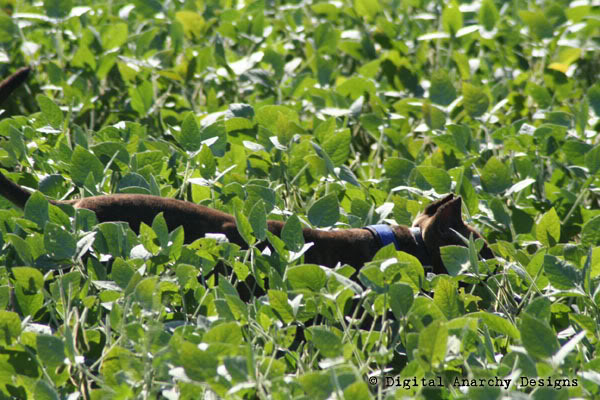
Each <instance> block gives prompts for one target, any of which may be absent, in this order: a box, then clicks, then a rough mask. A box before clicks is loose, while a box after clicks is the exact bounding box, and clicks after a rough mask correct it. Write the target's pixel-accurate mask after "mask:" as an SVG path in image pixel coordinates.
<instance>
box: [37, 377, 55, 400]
mask: <svg viewBox="0 0 600 400" xmlns="http://www.w3.org/2000/svg"><path fill="white" fill-rule="evenodd" d="M34 394H35V399H36V400H59V399H60V396H59V395H58V393H57V392H56V390H54V388H53V387H52V386H50V384H49V383H48V382H46V381H45V380H43V379H40V380H38V381H37V382H36V383H35V389H34Z"/></svg>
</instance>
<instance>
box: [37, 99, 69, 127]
mask: <svg viewBox="0 0 600 400" xmlns="http://www.w3.org/2000/svg"><path fill="white" fill-rule="evenodd" d="M35 99H36V101H37V103H38V105H39V106H40V109H41V110H42V120H43V121H44V122H45V123H46V124H48V125H50V126H51V127H53V128H55V129H60V128H61V125H62V123H63V113H62V111H61V109H60V108H59V107H58V106H57V105H56V103H54V102H53V101H52V100H50V99H49V98H48V97H46V96H44V95H43V94H38V95H37V96H36V97H35Z"/></svg>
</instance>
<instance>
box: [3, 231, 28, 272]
mask: <svg viewBox="0 0 600 400" xmlns="http://www.w3.org/2000/svg"><path fill="white" fill-rule="evenodd" d="M6 238H7V239H8V242H9V243H10V244H11V245H12V246H13V248H14V249H15V250H16V251H17V254H18V255H19V258H21V260H23V262H24V263H25V264H27V265H33V250H32V249H31V246H30V245H29V243H27V242H26V241H25V240H24V239H23V238H22V237H20V236H17V235H15V234H14V233H9V234H7V235H6Z"/></svg>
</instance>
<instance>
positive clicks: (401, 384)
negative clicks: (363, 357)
mask: <svg viewBox="0 0 600 400" xmlns="http://www.w3.org/2000/svg"><path fill="white" fill-rule="evenodd" d="M368 382H369V384H370V385H382V386H384V387H398V388H402V389H412V388H416V387H444V386H453V387H456V388H464V387H486V386H487V387H498V388H503V389H508V388H509V387H510V386H511V384H515V385H517V387H518V388H519V389H527V388H536V387H549V388H554V389H556V390H560V389H563V388H569V387H577V386H578V384H579V383H578V380H577V378H573V379H567V378H551V377H547V378H530V377H527V376H520V377H519V378H517V379H513V378H500V377H497V376H496V377H492V378H460V377H456V378H454V379H448V380H444V379H443V377H442V376H436V377H434V378H417V377H412V378H401V377H399V376H370V377H369V379H368Z"/></svg>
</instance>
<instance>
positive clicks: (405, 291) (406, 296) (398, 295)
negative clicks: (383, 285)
mask: <svg viewBox="0 0 600 400" xmlns="http://www.w3.org/2000/svg"><path fill="white" fill-rule="evenodd" d="M389 296H390V297H389V302H390V308H391V309H392V312H393V313H394V316H395V317H396V319H398V320H400V319H402V318H403V317H405V316H406V314H408V310H410V307H411V306H412V303H413V300H414V297H415V294H414V292H413V290H412V288H411V287H410V285H407V284H405V283H401V282H396V283H394V284H392V285H390V289H389Z"/></svg>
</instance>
